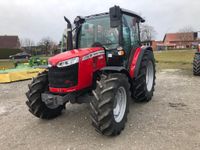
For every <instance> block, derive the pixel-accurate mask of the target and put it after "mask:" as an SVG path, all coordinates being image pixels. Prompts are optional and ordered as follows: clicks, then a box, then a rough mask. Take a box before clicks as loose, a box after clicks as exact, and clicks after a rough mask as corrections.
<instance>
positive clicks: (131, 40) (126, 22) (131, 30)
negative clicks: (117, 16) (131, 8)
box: [122, 15, 139, 51]
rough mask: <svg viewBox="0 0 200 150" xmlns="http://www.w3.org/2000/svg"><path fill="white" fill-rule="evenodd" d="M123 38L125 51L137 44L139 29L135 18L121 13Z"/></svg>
mask: <svg viewBox="0 0 200 150" xmlns="http://www.w3.org/2000/svg"><path fill="white" fill-rule="evenodd" d="M122 21H123V40H124V46H125V48H126V51H130V50H131V48H133V47H137V46H138V45H139V31H138V23H137V18H135V17H131V16H128V15H123V18H122Z"/></svg>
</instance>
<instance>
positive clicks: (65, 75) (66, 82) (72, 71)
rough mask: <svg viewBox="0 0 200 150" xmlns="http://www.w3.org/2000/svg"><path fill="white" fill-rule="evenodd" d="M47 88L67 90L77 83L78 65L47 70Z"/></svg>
mask: <svg viewBox="0 0 200 150" xmlns="http://www.w3.org/2000/svg"><path fill="white" fill-rule="evenodd" d="M48 79H49V86H50V87H54V88H69V87H72V86H75V85H77V83H78V63H77V64H74V65H71V66H67V67H63V68H58V67H51V68H49V73H48Z"/></svg>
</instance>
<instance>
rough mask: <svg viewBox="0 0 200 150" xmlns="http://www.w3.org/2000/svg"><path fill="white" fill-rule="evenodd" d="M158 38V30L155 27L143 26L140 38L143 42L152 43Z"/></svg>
mask: <svg viewBox="0 0 200 150" xmlns="http://www.w3.org/2000/svg"><path fill="white" fill-rule="evenodd" d="M155 36H156V30H155V29H154V27H152V26H150V25H148V24H143V25H141V27H140V38H141V41H151V40H153V39H154V38H155Z"/></svg>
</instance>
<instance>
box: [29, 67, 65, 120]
mask: <svg viewBox="0 0 200 150" xmlns="http://www.w3.org/2000/svg"><path fill="white" fill-rule="evenodd" d="M28 87H29V90H28V92H27V93H26V96H27V98H28V100H27V101H26V104H27V106H28V107H29V111H30V112H31V113H32V114H33V115H34V116H36V117H38V118H41V119H52V118H55V117H57V116H59V115H60V114H61V112H62V110H63V109H64V105H63V106H58V107H57V108H52V109H51V108H49V107H47V106H46V104H45V103H44V102H43V101H42V98H41V94H42V93H44V92H46V91H47V90H48V73H47V71H44V72H42V73H40V74H39V75H38V76H37V77H36V78H35V79H33V81H32V83H31V84H29V86H28Z"/></svg>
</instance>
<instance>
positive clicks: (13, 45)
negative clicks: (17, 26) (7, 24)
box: [0, 36, 20, 49]
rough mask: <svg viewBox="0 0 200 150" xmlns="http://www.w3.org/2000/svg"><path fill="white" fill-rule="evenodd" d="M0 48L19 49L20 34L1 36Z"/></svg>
mask: <svg viewBox="0 0 200 150" xmlns="http://www.w3.org/2000/svg"><path fill="white" fill-rule="evenodd" d="M0 48H10V49H19V48H20V42H19V38H18V36H0Z"/></svg>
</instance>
